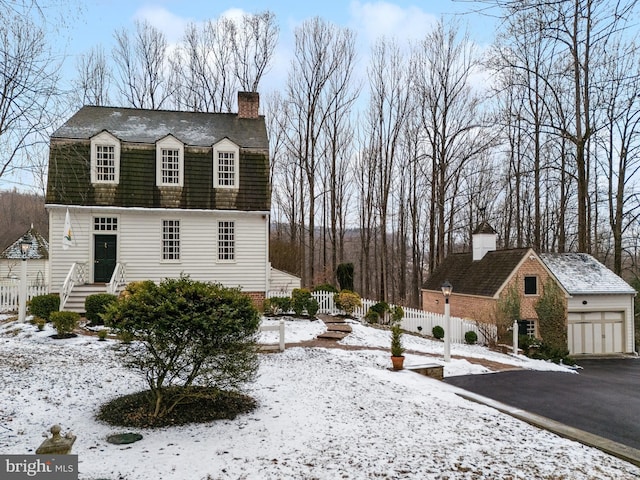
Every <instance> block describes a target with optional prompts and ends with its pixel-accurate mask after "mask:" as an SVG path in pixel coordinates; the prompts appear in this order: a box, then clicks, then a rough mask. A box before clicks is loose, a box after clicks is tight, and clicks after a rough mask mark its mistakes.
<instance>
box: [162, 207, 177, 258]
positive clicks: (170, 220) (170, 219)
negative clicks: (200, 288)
mask: <svg viewBox="0 0 640 480" xmlns="http://www.w3.org/2000/svg"><path fill="white" fill-rule="evenodd" d="M164 222H178V258H164ZM181 262H182V222H181V221H180V219H179V218H163V219H162V220H161V221H160V263H181Z"/></svg>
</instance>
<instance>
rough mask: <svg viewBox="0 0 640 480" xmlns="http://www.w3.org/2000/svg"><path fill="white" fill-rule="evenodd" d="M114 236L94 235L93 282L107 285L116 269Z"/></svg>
mask: <svg viewBox="0 0 640 480" xmlns="http://www.w3.org/2000/svg"><path fill="white" fill-rule="evenodd" d="M116 238H117V237H116V235H95V236H94V240H93V281H94V282H95V283H107V282H109V281H110V280H111V275H112V274H113V270H114V269H115V268H116V245H117V242H116Z"/></svg>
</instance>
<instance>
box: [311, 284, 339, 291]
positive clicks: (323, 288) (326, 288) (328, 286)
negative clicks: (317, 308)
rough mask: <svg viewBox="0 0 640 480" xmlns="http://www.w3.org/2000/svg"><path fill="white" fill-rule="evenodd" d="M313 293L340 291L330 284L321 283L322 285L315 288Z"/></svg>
mask: <svg viewBox="0 0 640 480" xmlns="http://www.w3.org/2000/svg"><path fill="white" fill-rule="evenodd" d="M313 291H314V292H331V293H338V289H337V288H336V287H334V286H333V285H331V284H330V283H321V284H320V285H316V286H315V287H313Z"/></svg>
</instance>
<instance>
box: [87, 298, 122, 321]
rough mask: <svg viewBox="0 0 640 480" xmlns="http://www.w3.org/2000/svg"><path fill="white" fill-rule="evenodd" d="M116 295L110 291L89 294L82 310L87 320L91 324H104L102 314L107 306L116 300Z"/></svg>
mask: <svg viewBox="0 0 640 480" xmlns="http://www.w3.org/2000/svg"><path fill="white" fill-rule="evenodd" d="M117 300H118V297H116V296H115V295H112V294H110V293H96V294H94V295H89V296H88V297H87V298H86V299H85V301H84V311H85V312H86V313H85V316H86V318H87V320H89V322H90V323H91V324H92V325H104V320H102V314H103V313H104V312H106V311H107V306H109V305H110V304H112V303H113V302H115V301H117Z"/></svg>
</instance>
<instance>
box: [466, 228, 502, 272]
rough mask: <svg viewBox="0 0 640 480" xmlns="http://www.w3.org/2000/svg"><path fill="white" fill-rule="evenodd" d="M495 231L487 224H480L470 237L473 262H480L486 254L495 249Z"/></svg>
mask: <svg viewBox="0 0 640 480" xmlns="http://www.w3.org/2000/svg"><path fill="white" fill-rule="evenodd" d="M496 237H497V235H496V231H495V230H494V229H493V228H492V227H491V225H489V224H488V223H487V222H482V223H481V224H480V225H478V227H477V228H476V229H475V230H474V232H473V235H472V236H471V243H472V249H473V261H474V262H475V261H477V260H482V258H483V257H484V256H485V255H486V254H487V252H493V251H495V249H496Z"/></svg>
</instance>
